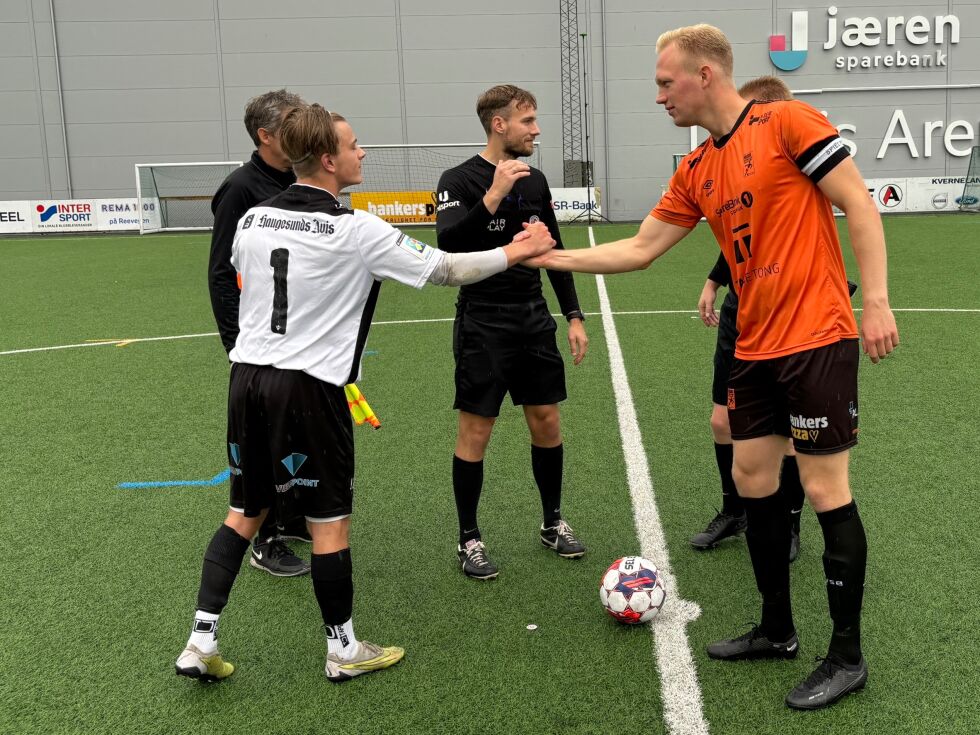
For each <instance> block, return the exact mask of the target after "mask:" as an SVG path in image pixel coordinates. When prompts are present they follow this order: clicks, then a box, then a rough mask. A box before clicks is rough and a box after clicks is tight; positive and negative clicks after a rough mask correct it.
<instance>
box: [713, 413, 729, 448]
mask: <svg viewBox="0 0 980 735" xmlns="http://www.w3.org/2000/svg"><path fill="white" fill-rule="evenodd" d="M711 433H712V434H714V437H715V441H716V442H718V443H719V444H727V443H729V442H730V441H731V440H732V432H731V427H730V426H729V424H728V409H727V408H724V407H721V406H715V408H714V409H713V410H712V411H711Z"/></svg>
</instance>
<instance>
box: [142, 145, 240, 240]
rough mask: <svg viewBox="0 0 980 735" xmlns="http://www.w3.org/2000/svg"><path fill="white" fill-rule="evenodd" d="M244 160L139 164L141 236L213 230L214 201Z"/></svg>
mask: <svg viewBox="0 0 980 735" xmlns="http://www.w3.org/2000/svg"><path fill="white" fill-rule="evenodd" d="M241 165H242V162H241V161H208V162H201V163H137V164H136V201H137V204H138V206H139V209H140V211H141V214H142V216H141V217H140V234H141V235H143V234H145V233H149V232H173V231H177V230H210V229H211V228H212V227H213V226H214V216H213V215H212V214H211V198H212V197H213V196H214V193H215V192H216V191H217V190H218V187H219V186H221V182H222V181H224V180H225V178H226V177H227V176H228V174H230V173H231V172H232V171H234V170H235V169H237V168H239V167H240V166H241Z"/></svg>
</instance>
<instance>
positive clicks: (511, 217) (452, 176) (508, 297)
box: [436, 155, 579, 316]
mask: <svg viewBox="0 0 980 735" xmlns="http://www.w3.org/2000/svg"><path fill="white" fill-rule="evenodd" d="M496 169H497V167H496V166H495V165H494V164H492V163H490V162H489V161H487V160H486V159H485V158H483V157H482V156H479V155H477V156H473V158H471V159H469V160H468V161H464V162H463V163H461V164H460V165H458V166H456V167H455V168H451V169H449V170H448V171H445V172H443V174H442V176H441V177H440V178H439V187H438V190H437V193H436V198H437V202H436V233H437V235H438V238H439V248H440V249H441V250H445V251H446V252H450V253H472V252H477V251H480V250H492V249H493V248H496V247H500V246H501V245H506V244H507V243H509V242H510V241H511V240H513V239H514V235H516V234H517V233H519V232H521V231H522V230H523V228H522V227H521V223H523V222H536V221H539V220H540V221H541V222H544V224H545V225H546V226H547V228H548V230H549V231H550V232H551V236H552V237H553V238H554V239H555V242H556V243H557V245H556V247H559V248H560V247H564V246H563V245H562V242H561V233H560V232H559V231H558V220H557V219H556V218H555V211H554V209H552V207H551V190H550V189H549V188H548V181H547V179H545V177H544V174H543V173H541V172H540V171H539V170H538V169H536V168H532V169H531V175H530V176H526V177H524V178H523V179H518V180H517V181H516V182H515V183H514V188H513V189H511V191H510V194H508V195H507V196H506V197H505V198H504V200H503V201H502V202H501V203H500V206H499V207H498V208H497V211H496V212H495V213H494V214H490V212H489V210H487V208H486V205H485V204H484V203H483V196H484V194H486V193H487V191H488V190H489V189H490V186H491V184H493V175H494V173H495V171H496ZM548 278H549V279H550V280H551V285H552V286H553V287H554V289H555V295H556V296H557V297H558V304H559V306H560V307H561V312H562V314H565V315H566V316H567V315H568V314H570V313H572V312H578V311H579V304H578V296H577V295H576V293H575V282H574V281H573V280H572V274H571V273H565V272H561V271H548ZM460 296H461V297H462V298H463V299H468V300H472V301H483V302H488V303H495V304H517V303H523V302H527V301H532V300H534V299H536V298H541V275H540V273H539V272H538V269H537V268H528V267H527V266H523V265H516V266H514V267H513V268H509V269H508V270H506V271H504V272H503V273H498V274H497V275H495V276H491V277H490V278H487V279H486V280H484V281H480V282H479V283H471V284H469V285H467V286H463V287H462V288H460Z"/></svg>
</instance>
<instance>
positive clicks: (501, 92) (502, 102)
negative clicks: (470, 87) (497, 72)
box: [476, 84, 538, 135]
mask: <svg viewBox="0 0 980 735" xmlns="http://www.w3.org/2000/svg"><path fill="white" fill-rule="evenodd" d="M511 102H516V103H517V107H531V108H533V109H537V107H538V101H537V100H536V99H534V95H533V94H531V93H530V92H528V91H527V90H526V89H521V88H520V87H515V86H514V85H513V84H498V85H497V86H496V87H490V89H488V90H487V91H486V92H484V93H483V94H481V95H480V99H478V100H477V101H476V114H477V116H478V117H479V118H480V122H481V123H483V129H484V130H485V131H486V133H487V135H490V123H491V122H492V121H493V118H494V117H496V116H497V115H501V116H503V117H506V116H507V114H508V112H507V108H508V107H510V103H511Z"/></svg>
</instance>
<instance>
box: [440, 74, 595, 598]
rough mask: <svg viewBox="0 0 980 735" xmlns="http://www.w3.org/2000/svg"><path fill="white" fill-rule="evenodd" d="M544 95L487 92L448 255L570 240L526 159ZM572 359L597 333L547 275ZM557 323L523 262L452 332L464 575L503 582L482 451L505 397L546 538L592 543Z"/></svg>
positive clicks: (452, 218) (463, 311)
mask: <svg viewBox="0 0 980 735" xmlns="http://www.w3.org/2000/svg"><path fill="white" fill-rule="evenodd" d="M537 106H538V105H537V100H535V98H534V95H533V94H531V93H530V92H528V91H526V90H523V89H520V88H519V87H515V86H513V85H509V84H505V85H499V86H496V87H492V88H491V89H488V90H487V91H486V92H484V93H483V94H482V95H481V96H480V98H479V100H478V101H477V105H476V112H477V115H478V116H479V118H480V122H481V123H482V124H483V128H484V130H485V131H486V134H487V146H486V148H484V149H483V151H482V152H481V153H480V154H479V155H476V156H474V157H473V158H471V159H469V160H467V161H464V162H463V163H461V164H460V165H459V166H456V167H455V168H452V169H449V170H448V171H445V172H444V173H443V175H442V177H441V178H440V179H439V186H438V191H437V198H438V203H437V207H436V231H437V233H438V238H439V247H440V249H442V250H445V251H447V252H473V251H481V250H489V249H491V248H495V247H497V246H499V245H503V244H504V243H507V242H509V241H510V239H511V238H512V237H513V236H514V234H515V233H518V232H520V231H521V227H522V224H523V223H525V222H539V221H540V222H543V223H544V224H545V225H546V226H547V227H548V230H549V231H550V232H551V236H552V237H553V238H554V239H555V241H556V242H557V246H556V247H559V248H560V247H562V243H561V235H560V233H559V231H558V222H557V220H556V218H555V213H554V210H553V209H552V206H551V191H550V190H549V188H548V182H547V180H546V179H545V177H544V174H543V173H541V172H540V171H539V170H537V169H535V168H531V167H530V166H528V165H527V164H526V163H523V162H521V161H519V160H518V158H520V157H522V156H530V155H531V153H533V151H534V139H535V138H537V136H538V135H540V133H541V131H540V129H539V128H538V123H537ZM548 278H549V279H550V280H551V284H552V286H553V287H554V290H555V293H556V294H557V296H558V302H559V305H560V307H561V312H562V314H564V315H565V318H566V319H568V342H569V345H570V347H571V352H572V357H573V360H574V363H575V364H576V365H577V364H578V363H580V362H581V361H582V358H583V357H585V352H586V350H587V348H588V338H587V337H586V334H585V328H584V326H583V324H582V322H583V320H584V317H583V315H582V311H581V310H580V309H579V303H578V297H577V296H576V294H575V284H574V282H573V280H572V277H571V274H569V273H559V272H552V271H549V272H548ZM556 330H557V325H556V324H555V320H554V319H553V318H552V316H551V314H550V313H549V311H548V304H547V302H546V301H545V299H544V297H543V295H542V293H541V276H540V274H539V273H538V271H537V270H535V269H532V268H527V267H525V266H520V265H519V266H517V267H515V268H511V269H510V270H508V271H506V272H504V273H500V274H498V275H496V276H493V277H492V278H488V279H487V280H485V281H482V282H480V283H475V284H471V285H469V286H464V287H463V288H462V289H460V292H459V300H458V302H457V304H456V322H455V326H454V329H453V354H454V356H455V358H456V400H455V403H454V406H453V407H454V408H456V409H459V431H458V434H457V438H456V451H455V455H454V457H453V493H454V495H455V499H456V512H457V515H458V518H459V545H458V547H457V555H458V557H459V562H460V564H461V565H462V569H463V573H464V574H466V575H467V576H468V577H472V578H474V579H482V580H487V579H494V578H495V577H496V576H497V573H498V572H497V567H496V565H495V564H494V563H493V561H492V560H491V559H490V557H489V554H488V552H487V550H486V547H485V546H484V544H483V540H482V537H481V534H480V529H479V526H478V524H477V506H478V504H479V502H480V494H481V492H482V489H483V457H484V454H485V452H486V448H487V444H488V443H489V441H490V433H491V431H492V430H493V425H494V422H495V421H496V417H497V415H498V414H499V412H500V406H501V403H502V402H503V398H504V394H506V393H507V392H510V396H511V399H512V400H513V402H514V404H515V405H520V406H522V407H523V409H524V416H525V419H526V420H527V425H528V429H529V430H530V433H531V468H532V472H533V474H534V479H535V482H536V483H537V485H538V490H539V491H540V493H541V505H542V510H543V515H544V521H543V523H542V525H541V543H543V544H544V545H545V546H547V547H548V548H550V549H553V550H554V551H555V552H556V553H557V554H558V555H559V556H561V557H564V558H569V559H575V558H578V557H581V556H582V555H583V554H585V546H584V545H583V544H582V543H581V541H579V540H578V539H577V538H576V537H575V535H574V533H573V532H572V529H571V527H570V526H569V525H568V523H566V522H565V520H564V519H563V518H562V515H561V491H562V468H563V464H564V454H563V447H562V437H561V427H560V424H559V412H558V404H559V402H561V401H563V400H565V398H566V397H567V396H566V392H565V366H564V363H563V362H562V357H561V354H560V353H559V352H558V347H557V344H556V342H555V332H556Z"/></svg>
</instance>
